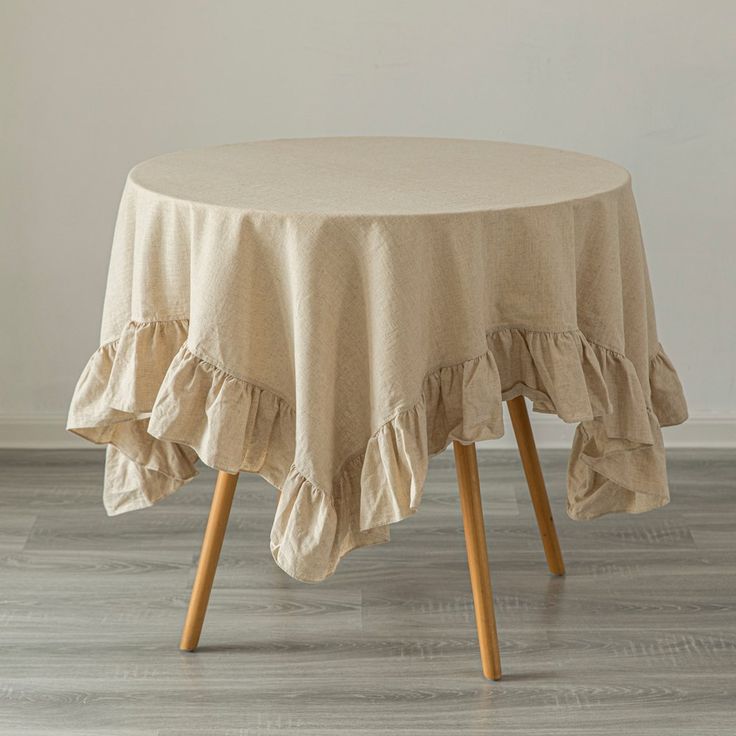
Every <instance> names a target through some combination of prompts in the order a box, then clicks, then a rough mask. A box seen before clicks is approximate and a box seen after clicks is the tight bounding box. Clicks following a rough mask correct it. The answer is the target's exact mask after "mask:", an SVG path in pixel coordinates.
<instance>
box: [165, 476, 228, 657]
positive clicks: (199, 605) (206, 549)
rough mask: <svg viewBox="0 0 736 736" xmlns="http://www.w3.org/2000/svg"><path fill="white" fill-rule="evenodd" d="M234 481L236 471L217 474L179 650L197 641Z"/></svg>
mask: <svg viewBox="0 0 736 736" xmlns="http://www.w3.org/2000/svg"><path fill="white" fill-rule="evenodd" d="M237 483H238V475H237V473H236V474H235V475H231V474H230V473H225V472H224V471H220V472H219V474H218V476H217V483H216V484H215V492H214V495H213V496H212V506H211V507H210V516H209V519H208V520H207V529H206V530H205V533H204V541H203V542H202V551H201V553H200V555H199V565H198V566H197V575H196V577H195V579H194V586H193V587H192V597H191V598H190V600H189V610H188V611H187V618H186V621H185V622H184V631H183V632H182V635H181V643H180V644H179V648H180V649H181V650H182V651H186V652H191V651H193V650H194V649H196V647H197V644H198V643H199V635H200V634H201V633H202V624H203V623H204V615H205V613H206V612H207V603H208V602H209V599H210V591H211V590H212V582H213V580H214V579H215V571H216V570H217V561H218V560H219V559H220V550H221V549H222V540H223V539H224V538H225V530H226V529H227V520H228V517H229V516H230V507H231V506H232V503H233V496H234V495H235V486H236V485H237Z"/></svg>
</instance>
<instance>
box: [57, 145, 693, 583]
mask: <svg viewBox="0 0 736 736" xmlns="http://www.w3.org/2000/svg"><path fill="white" fill-rule="evenodd" d="M520 394H523V395H524V396H526V397H528V398H529V399H530V400H531V401H532V402H533V407H534V409H535V410H536V411H541V412H549V413H553V414H556V415H558V416H559V417H560V418H561V419H562V420H564V421H565V422H578V423H579V424H578V427H577V430H576V433H575V438H574V442H573V446H572V451H571V455H570V464H569V474H568V500H567V511H568V514H569V515H570V516H571V517H573V518H576V519H591V518H593V517H596V516H599V515H601V514H605V513H609V512H613V511H625V512H633V513H637V512H641V511H647V510H649V509H654V508H656V507H659V506H662V505H664V504H666V503H667V501H668V498H669V496H668V487H667V477H666V471H665V456H664V449H663V445H662V435H661V432H660V427H661V426H665V425H672V424H678V423H680V422H682V421H684V419H685V418H686V416H687V410H686V405H685V400H684V397H683V393H682V389H681V386H680V383H679V381H678V378H677V375H676V373H675V370H674V369H673V367H672V365H671V363H670V361H669V360H668V358H667V356H666V355H665V353H664V351H663V350H662V347H661V346H660V344H659V341H658V338H657V332H656V328H655V319H654V311H653V307H652V297H651V291H650V284H649V278H648V273H647V266H646V262H645V256H644V250H643V247H642V242H641V236H640V228H639V221H638V217H637V211H636V206H635V203H634V198H633V195H632V189H631V179H630V176H629V174H628V172H627V171H626V170H625V169H623V168H621V167H619V166H617V165H615V164H612V163H610V162H607V161H604V160H601V159H598V158H594V157H591V156H585V155H581V154H577V153H572V152H567V151H560V150H553V149H546V148H539V147H534V146H524V145H515V144H508V143H494V142H488V141H469V140H450V139H421V138H403V139H402V138H334V139H307V140H280V141H264V142H257V143H245V144H238V145H229V146H221V147H215V148H206V149H201V150H191V151H184V152H179V153H173V154H168V155H164V156H159V157H157V158H154V159H152V160H150V161H146V162H144V163H142V164H139V165H138V166H136V167H135V168H134V169H133V170H132V171H131V172H130V174H129V175H128V178H127V181H126V184H125V189H124V192H123V195H122V202H121V204H120V210H119V214H118V219H117V225H116V228H115V235H114V241H113V249H112V258H111V263H110V270H109V276H108V285H107V293H106V297H105V304H104V313H103V320H102V334H101V346H100V348H99V349H98V350H97V352H96V353H94V355H92V357H91V358H90V360H89V362H88V364H87V366H86V368H85V369H84V372H83V374H82V376H81V378H80V379H79V383H78V384H77V387H76V391H75V393H74V397H73V400H72V404H71V408H70V412H69V419H68V428H69V429H70V430H72V431H74V432H76V433H77V434H80V435H81V436H83V437H85V438H87V439H89V440H91V441H92V442H97V443H104V444H107V446H108V447H107V456H106V468H105V479H104V503H105V507H106V509H107V512H108V513H109V514H118V513H121V512H124V511H130V510H133V509H138V508H141V507H145V506H149V505H151V504H153V503H155V502H156V501H159V500H161V499H163V498H164V497H166V496H168V495H169V494H171V493H173V492H174V491H175V490H177V489H178V488H179V487H180V486H182V485H183V484H185V483H187V482H188V481H190V480H191V479H192V478H193V477H194V476H195V475H196V470H195V461H196V460H197V458H198V457H199V458H201V459H202V461H204V462H205V463H206V464H207V465H210V466H212V467H214V468H217V469H219V470H225V471H227V472H230V473H235V472H238V471H241V470H248V471H254V472H257V473H259V474H260V475H261V476H263V477H264V478H265V479H266V480H267V481H269V482H270V483H271V484H273V485H274V486H276V487H277V488H279V489H280V490H281V496H280V500H279V503H278V508H277V510H276V516H275V520H274V524H273V528H272V532H271V550H272V553H273V557H274V559H275V560H276V562H277V564H278V565H280V566H281V567H282V568H283V569H284V570H285V571H286V572H287V573H289V574H290V575H292V576H294V577H295V578H298V579H301V580H307V581H318V580H321V579H323V578H324V577H326V576H327V575H329V574H330V573H332V572H333V571H334V570H335V568H336V566H337V564H338V562H339V560H340V558H341V557H342V556H343V555H345V554H346V553H347V552H348V551H350V550H351V549H354V548H356V547H360V546H362V545H366V544H372V543H377V542H383V541H386V540H387V539H388V530H387V525H388V524H390V523H392V522H395V521H398V520H399V519H402V518H404V517H406V516H407V515H409V514H411V513H413V512H414V511H415V510H416V509H417V508H418V507H419V505H420V501H421V496H422V487H423V484H424V481H425V477H426V474H427V464H428V460H429V457H430V456H431V455H433V454H435V453H438V452H440V451H441V450H443V449H444V448H445V447H446V446H447V445H448V444H449V443H450V442H451V441H453V440H457V441H460V442H464V443H470V442H477V441H479V440H487V439H493V438H497V437H500V436H501V435H502V434H503V432H504V426H503V419H502V403H501V402H502V400H505V399H510V398H513V397H515V396H518V395H520Z"/></svg>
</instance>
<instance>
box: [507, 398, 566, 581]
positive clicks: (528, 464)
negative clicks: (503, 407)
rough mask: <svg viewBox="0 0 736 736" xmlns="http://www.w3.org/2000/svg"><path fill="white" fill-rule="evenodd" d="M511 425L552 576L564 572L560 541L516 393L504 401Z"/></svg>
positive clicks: (528, 425)
mask: <svg viewBox="0 0 736 736" xmlns="http://www.w3.org/2000/svg"><path fill="white" fill-rule="evenodd" d="M508 406H509V414H510V415H511V424H512V425H513V427H514V434H515V435H516V443H517V445H518V446H519V455H520V456H521V464H522V467H523V468H524V475H525V476H526V482H527V485H528V486H529V494H530V496H531V498H532V505H533V506H534V513H535V514H536V517H537V526H538V527H539V534H540V536H541V537H542V545H543V546H544V555H545V557H546V558H547V567H548V568H549V571H550V572H551V573H552V574H554V575H564V574H565V563H564V561H563V559H562V550H561V549H560V541H559V539H558V538H557V531H556V529H555V522H554V519H553V518H552V509H551V508H550V505H549V496H547V489H546V488H545V485H544V476H543V475H542V467H541V465H540V464H539V455H538V454H537V446H536V444H535V442H534V435H533V434H532V425H531V423H530V422H529V414H528V412H527V410H526V402H525V400H524V397H523V396H517V397H516V398H515V399H511V401H509V402H508Z"/></svg>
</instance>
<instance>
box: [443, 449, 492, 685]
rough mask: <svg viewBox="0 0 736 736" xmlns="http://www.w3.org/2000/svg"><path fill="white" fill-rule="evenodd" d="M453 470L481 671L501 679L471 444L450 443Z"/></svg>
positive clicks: (484, 536) (475, 469) (473, 453)
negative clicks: (463, 529)
mask: <svg viewBox="0 0 736 736" xmlns="http://www.w3.org/2000/svg"><path fill="white" fill-rule="evenodd" d="M453 448H454V450H455V470H456V472H457V482H458V488H459V490H460V507H461V509H462V514H463V526H464V528H465V546H466V548H467V552H468V570H469V571H470V585H471V588H472V590H473V605H474V607H475V622H476V625H477V627H478V643H479V645H480V659H481V664H482V666H483V674H484V675H485V676H486V677H487V678H488V679H489V680H500V679H501V656H500V653H499V649H498V634H497V633H496V615H495V612H494V610H493V590H492V589H491V574H490V571H489V569H488V550H487V548H486V532H485V524H484V522H483V507H482V505H481V498H480V479H479V477H478V459H477V456H476V453H475V445H463V444H461V443H459V442H455V443H453Z"/></svg>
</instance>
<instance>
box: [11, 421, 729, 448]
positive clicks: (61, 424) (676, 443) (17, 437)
mask: <svg viewBox="0 0 736 736" xmlns="http://www.w3.org/2000/svg"><path fill="white" fill-rule="evenodd" d="M505 423H506V435H505V436H504V437H502V438H501V439H499V440H493V441H488V442H480V443H478V447H479V448H484V449H496V450H501V449H508V448H510V447H514V446H515V444H514V439H513V433H512V432H511V422H510V420H509V419H508V417H505ZM532 423H533V425H534V436H535V437H536V439H537V445H538V446H539V447H540V448H545V449H569V448H570V445H571V443H572V435H573V430H574V425H570V424H565V423H564V422H562V421H561V420H560V419H558V418H557V417H555V416H551V415H548V414H532ZM65 424H66V417H65V416H63V415H59V414H37V415H34V416H20V415H15V416H14V415H7V414H6V415H1V414H0V448H28V449H39V450H41V449H44V450H61V449H77V450H78V449H84V448H94V447H96V445H93V444H92V443H90V442H85V441H84V440H82V439H81V438H79V437H77V436H76V435H73V434H72V433H71V432H67V431H66V429H65ZM664 441H665V445H666V446H667V447H672V448H674V447H703V448H736V414H724V415H714V414H702V415H697V414H696V415H695V416H692V417H691V418H690V419H689V420H688V421H687V422H686V423H685V424H681V425H680V426H679V427H668V428H666V429H665V430H664Z"/></svg>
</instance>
